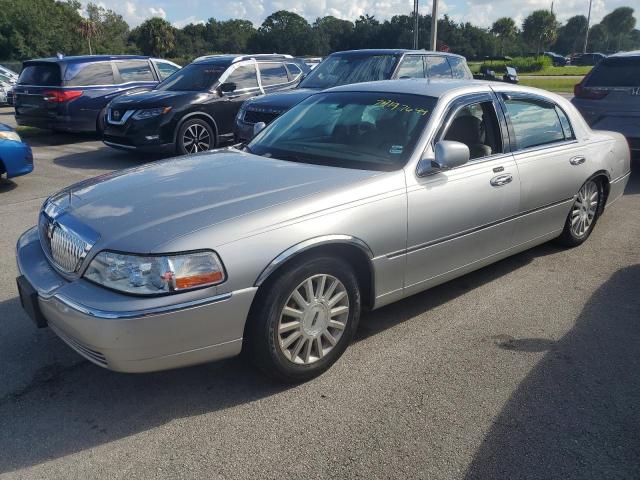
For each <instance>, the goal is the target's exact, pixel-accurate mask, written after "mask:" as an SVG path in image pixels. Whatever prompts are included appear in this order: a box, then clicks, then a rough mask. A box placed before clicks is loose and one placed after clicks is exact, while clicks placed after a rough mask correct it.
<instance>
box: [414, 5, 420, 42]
mask: <svg viewBox="0 0 640 480" xmlns="http://www.w3.org/2000/svg"><path fill="white" fill-rule="evenodd" d="M419 26H420V24H419V23H418V0H413V49H414V50H417V49H418V28H419Z"/></svg>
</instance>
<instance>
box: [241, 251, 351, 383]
mask: <svg viewBox="0 0 640 480" xmlns="http://www.w3.org/2000/svg"><path fill="white" fill-rule="evenodd" d="M276 275H278V277H277V279H276V280H275V281H273V282H272V283H270V284H269V285H264V286H263V287H265V288H267V289H268V290H266V292H265V293H264V296H263V298H261V299H260V300H259V304H258V306H257V308H256V309H255V312H253V315H252V318H250V319H249V321H250V322H251V323H250V325H249V326H248V332H247V344H246V346H247V348H248V350H249V353H250V355H251V358H252V360H253V361H254V363H255V364H256V366H258V367H259V368H260V369H261V370H262V371H263V372H264V373H266V374H267V375H268V376H270V377H272V378H275V379H276V380H279V381H284V382H290V383H293V382H303V381H306V380H309V379H311V378H314V377H316V376H318V375H320V374H321V373H323V372H324V371H325V370H327V369H328V368H329V367H330V366H331V365H333V363H335V362H336V360H338V358H340V356H341V355H342V353H343V352H344V351H345V349H346V348H347V345H348V344H349V341H350V340H351V338H352V337H353V334H354V332H355V330H356V328H357V325H358V320H359V317H360V289H359V286H358V281H357V278H356V276H355V274H354V272H353V270H352V269H351V268H350V267H349V266H348V265H345V262H340V261H339V260H338V259H335V258H332V257H320V258H315V259H311V260H307V261H306V262H299V263H296V264H293V265H291V266H290V267H289V268H286V270H284V271H283V272H278V273H276Z"/></svg>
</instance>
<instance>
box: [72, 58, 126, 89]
mask: <svg viewBox="0 0 640 480" xmlns="http://www.w3.org/2000/svg"><path fill="white" fill-rule="evenodd" d="M64 83H65V85H67V86H70V87H74V86H80V85H113V84H114V83H115V82H114V78H113V68H112V67H111V62H99V63H71V64H69V65H67V70H66V71H65V74H64Z"/></svg>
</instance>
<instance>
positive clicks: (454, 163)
mask: <svg viewBox="0 0 640 480" xmlns="http://www.w3.org/2000/svg"><path fill="white" fill-rule="evenodd" d="M470 156H471V154H470V153H469V147H468V146H466V145H465V144H464V143H460V142H454V141H451V140H441V141H439V142H438V143H436V148H435V154H434V157H435V158H433V159H430V158H423V159H421V160H420V162H419V163H418V171H417V173H418V176H419V177H422V176H425V175H427V174H428V173H433V172H434V171H444V170H451V169H452V168H456V167H459V166H461V165H464V164H465V163H467V162H468V161H469V158H470Z"/></svg>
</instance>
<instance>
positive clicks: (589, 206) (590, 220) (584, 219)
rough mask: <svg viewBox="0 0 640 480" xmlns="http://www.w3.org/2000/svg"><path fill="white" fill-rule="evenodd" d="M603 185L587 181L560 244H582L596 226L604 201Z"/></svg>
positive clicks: (571, 245) (560, 238) (574, 245)
mask: <svg viewBox="0 0 640 480" xmlns="http://www.w3.org/2000/svg"><path fill="white" fill-rule="evenodd" d="M602 193H603V190H602V183H601V182H599V181H598V180H587V181H586V182H585V184H584V185H582V187H581V188H580V190H579V191H578V195H577V196H576V199H575V201H574V203H573V206H572V207H571V211H570V212H569V215H568V216H567V220H566V222H565V224H564V230H563V231H562V234H561V235H560V236H559V237H558V242H559V243H561V244H562V245H565V246H567V247H576V246H578V245H580V244H582V243H583V242H584V241H585V240H586V239H587V238H589V235H591V232H592V231H593V228H594V227H595V226H596V222H597V221H598V215H599V214H600V207H601V202H602V199H603V195H602Z"/></svg>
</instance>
